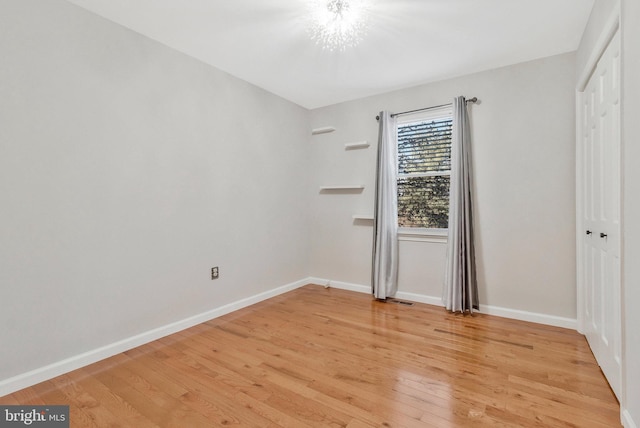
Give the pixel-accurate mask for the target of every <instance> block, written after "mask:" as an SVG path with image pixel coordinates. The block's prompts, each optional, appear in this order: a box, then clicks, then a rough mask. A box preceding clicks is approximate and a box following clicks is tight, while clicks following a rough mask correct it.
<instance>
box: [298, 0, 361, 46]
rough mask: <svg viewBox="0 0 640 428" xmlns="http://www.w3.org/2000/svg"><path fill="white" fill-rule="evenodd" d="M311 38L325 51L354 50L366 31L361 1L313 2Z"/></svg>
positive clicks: (315, 0) (322, 0) (324, 0)
mask: <svg viewBox="0 0 640 428" xmlns="http://www.w3.org/2000/svg"><path fill="white" fill-rule="evenodd" d="M310 5H311V26H310V34H311V38H312V39H313V40H314V41H315V42H316V44H317V45H319V46H321V47H322V48H323V49H326V50H328V51H344V50H346V49H347V48H349V47H353V46H356V45H357V44H358V43H360V41H361V40H362V38H363V36H364V35H365V33H366V30H367V7H366V3H365V0H313V1H311V3H310Z"/></svg>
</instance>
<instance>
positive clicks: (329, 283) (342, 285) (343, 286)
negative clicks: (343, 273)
mask: <svg viewBox="0 0 640 428" xmlns="http://www.w3.org/2000/svg"><path fill="white" fill-rule="evenodd" d="M307 281H309V284H315V285H322V286H324V287H331V288H339V289H340V290H349V291H355V292H357V293H365V294H371V287H368V286H366V285H360V284H352V283H349V282H342V281H334V280H332V279H322V278H313V277H312V278H307Z"/></svg>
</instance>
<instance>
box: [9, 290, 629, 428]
mask: <svg viewBox="0 0 640 428" xmlns="http://www.w3.org/2000/svg"><path fill="white" fill-rule="evenodd" d="M0 403H2V404H49V405H53V404H69V405H70V418H71V426H72V427H109V426H123V427H136V428H137V427H156V426H159V427H214V426H232V425H242V426H247V427H279V426H284V427H295V428H298V427H349V428H360V427H438V428H442V427H467V426H469V427H486V426H491V427H494V426H498V427H516V426H522V427H580V428H585V427H607V428H610V427H616V426H620V422H619V421H620V418H619V413H620V408H619V405H618V403H617V401H616V399H615V397H614V395H613V393H612V392H611V390H610V389H609V386H608V384H607V382H606V380H605V379H604V377H603V375H602V373H601V372H600V369H599V368H598V365H597V364H596V362H595V360H594V358H593V356H592V354H591V351H590V350H589V347H588V345H587V343H586V341H585V339H584V338H583V337H582V336H581V335H579V334H578V333H576V332H575V331H571V330H566V329H561V328H555V327H548V326H543V325H539V324H531V323H526V322H520V321H514V320H509V319H505V318H498V317H491V316H486V315H474V316H473V317H470V316H464V317H463V316H460V315H451V314H449V313H447V312H446V311H445V310H444V309H443V308H439V307H435V306H429V305H423V304H418V303H416V304H415V305H413V306H404V305H400V304H394V303H381V302H377V301H373V300H372V299H371V297H370V296H368V295H364V294H358V293H353V292H349V291H343V290H337V289H324V288H323V287H319V286H312V285H309V286H305V287H303V288H300V289H297V290H295V291H292V292H290V293H287V294H284V295H281V296H278V297H275V298H273V299H270V300H268V301H265V302H262V303H259V304H257V305H254V306H251V307H249V308H245V309H243V310H240V311H237V312H234V313H232V314H229V315H226V316H224V317H220V318H217V319H215V320H212V321H209V322H207V323H204V324H201V325H198V326H196V327H193V328H191V329H189V330H185V331H183V332H181V333H178V334H174V335H172V336H169V337H166V338H164V339H161V340H158V341H155V342H152V343H149V344H147V345H144V346H141V347H139V348H136V349H133V350H131V351H128V352H125V353H123V354H119V355H117V356H114V357H112V358H109V359H106V360H104V361H101V362H99V363H96V364H93V365H91V366H88V367H85V368H82V369H79V370H76V371H74V372H72V373H69V374H66V375H63V376H59V377H57V378H55V379H52V380H50V381H47V382H43V383H41V384H38V385H36V386H33V387H31V388H27V389H24V390H22V391H18V392H16V393H14V394H11V395H9V396H6V397H2V398H0Z"/></svg>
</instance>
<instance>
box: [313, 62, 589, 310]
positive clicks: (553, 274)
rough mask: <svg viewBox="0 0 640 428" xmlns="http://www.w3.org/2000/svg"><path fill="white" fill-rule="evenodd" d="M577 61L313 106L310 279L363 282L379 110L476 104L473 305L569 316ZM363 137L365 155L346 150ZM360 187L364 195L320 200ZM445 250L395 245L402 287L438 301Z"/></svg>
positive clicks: (572, 283)
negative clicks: (327, 129)
mask: <svg viewBox="0 0 640 428" xmlns="http://www.w3.org/2000/svg"><path fill="white" fill-rule="evenodd" d="M574 91H575V54H574V53H568V54H563V55H558V56H554V57H550V58H545V59H540V60H536V61H532V62H527V63H523V64H518V65H514V66H509V67H504V68H499V69H495V70H490V71H486V72H482V73H477V74H471V75H467V76H464V77H460V78H454V79H451V80H446V81H441V82H436V83H430V84H425V85H422V86H417V87H412V88H409V89H404V90H399V91H394V92H391V93H387V94H383V95H379V96H374V97H369V98H365V99H360V100H356V101H351V102H345V103H341V104H337V105H333V106H328V107H324V108H319V109H315V110H312V112H311V123H312V128H319V127H324V126H333V127H335V128H336V131H334V132H332V133H327V134H321V135H315V136H313V138H312V140H311V142H310V150H311V155H310V159H311V165H310V171H309V175H310V181H309V185H310V187H311V190H310V193H311V194H312V196H313V199H312V202H311V213H312V214H311V218H310V221H311V258H310V260H311V261H310V267H311V275H312V277H316V278H323V279H328V280H332V281H335V282H344V283H348V284H359V285H360V286H362V287H361V288H362V289H366V287H369V286H370V266H371V243H372V226H373V222H372V221H367V220H354V219H353V218H352V215H354V214H370V215H371V214H372V213H373V200H374V192H375V189H374V175H375V159H376V147H377V141H376V139H377V133H378V124H377V122H376V120H375V116H376V115H377V114H378V112H380V111H381V110H389V111H391V112H400V111H407V110H412V109H417V108H422V107H427V106H432V105H440V104H445V103H448V102H451V101H452V99H453V97H454V96H457V95H465V96H467V97H473V96H477V97H478V98H479V99H480V100H481V102H480V103H479V104H477V105H472V106H470V115H471V124H472V133H473V149H472V152H473V157H474V160H473V167H474V171H475V172H474V176H475V198H474V199H475V201H474V209H475V216H476V217H475V219H476V220H475V227H476V233H477V240H476V248H477V266H478V274H479V276H478V280H479V288H480V302H481V304H483V305H489V306H493V307H501V308H510V309H512V310H517V311H526V312H530V313H536V314H545V315H549V316H554V317H561V318H563V319H569V320H574V321H575V318H576V288H575V287H576V279H575V230H574V229H575V183H574V177H575V154H574V145H575V99H574V98H575V92H574ZM362 140H366V141H369V142H370V143H371V146H370V147H368V148H366V149H359V150H345V146H344V144H345V143H350V142H356V141H362ZM351 184H361V185H364V186H365V188H364V190H363V191H362V192H320V191H319V188H320V186H323V185H351ZM445 248H446V245H445V244H443V243H434V242H415V241H401V242H400V274H399V290H400V292H402V293H412V294H416V295H422V296H430V297H436V298H439V297H440V296H441V291H442V280H443V270H444V261H445Z"/></svg>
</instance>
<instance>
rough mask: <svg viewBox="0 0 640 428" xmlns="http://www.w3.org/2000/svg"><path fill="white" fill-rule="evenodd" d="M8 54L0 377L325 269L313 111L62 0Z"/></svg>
mask: <svg viewBox="0 0 640 428" xmlns="http://www.w3.org/2000/svg"><path fill="white" fill-rule="evenodd" d="M0 58H2V59H1V61H0V121H1V124H0V199H1V201H2V206H1V209H0V242H1V243H2V244H1V245H0V284H1V286H0V302H2V310H1V311H0V325H2V328H1V329H0V344H2V345H1V346H0V379H6V378H8V377H11V376H14V375H17V374H20V373H23V372H26V371H28V370H31V369H34V368H38V367H41V366H45V365H47V364H49V363H53V362H56V361H59V360H61V359H64V358H66V357H70V356H75V355H78V354H81V353H83V352H85V351H89V350H93V349H96V348H98V347H100V346H103V345H107V344H110V343H113V342H115V341H118V340H121V339H124V338H128V337H130V336H133V335H135V334H138V333H141V332H144V331H147V330H150V329H153V328H156V327H159V326H163V325H166V324H169V323H171V322H174V321H177V320H181V319H184V318H187V317H189V316H192V315H195V314H199V313H202V312H205V311H207V310H210V309H212V308H217V307H219V306H221V305H224V304H226V303H229V302H233V301H236V300H239V299H241V298H245V297H248V296H254V295H256V294H258V293H260V292H263V291H265V290H268V289H272V288H275V287H277V286H281V285H285V284H287V283H290V282H292V281H297V280H300V279H302V278H304V277H306V276H307V275H308V270H309V269H308V242H309V237H308V224H307V217H308V215H307V206H306V204H305V203H304V202H305V198H306V194H307V191H308V187H307V184H306V182H305V172H306V170H307V165H306V159H307V156H306V153H307V145H306V144H305V143H306V142H307V141H308V135H309V121H308V111H307V110H305V109H303V108H301V107H298V106H296V105H294V104H292V103H290V102H288V101H285V100H283V99H281V98H278V97H276V96H274V95H272V94H269V93H267V92H265V91H263V90H261V89H258V88H256V87H254V86H251V85H249V84H247V83H245V82H243V81H240V80H239V79H237V78H234V77H232V76H230V75H228V74H225V73H223V72H221V71H218V70H216V69H213V68H212V67H210V66H207V65H204V64H202V63H200V62H198V61H196V60H193V59H191V58H189V57H187V56H185V55H183V54H180V53H178V52H176V51H173V50H171V49H169V48H167V47H165V46H162V45H160V44H158V43H156V42H153V41H151V40H149V39H147V38H145V37H142V36H141V35H139V34H136V33H134V32H132V31H129V30H126V29H124V28H123V27H120V26H118V25H115V24H113V23H111V22H109V21H106V20H104V19H102V18H99V17H97V16H96V15H93V14H91V13H89V12H86V11H84V10H83V9H80V8H78V7H76V6H73V5H71V4H69V3H67V2H65V1H62V0H48V1H35V0H2V1H1V2H0ZM214 265H218V266H220V270H221V277H220V279H218V280H217V281H211V280H210V279H209V269H210V268H211V267H212V266H214Z"/></svg>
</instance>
